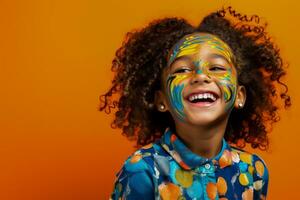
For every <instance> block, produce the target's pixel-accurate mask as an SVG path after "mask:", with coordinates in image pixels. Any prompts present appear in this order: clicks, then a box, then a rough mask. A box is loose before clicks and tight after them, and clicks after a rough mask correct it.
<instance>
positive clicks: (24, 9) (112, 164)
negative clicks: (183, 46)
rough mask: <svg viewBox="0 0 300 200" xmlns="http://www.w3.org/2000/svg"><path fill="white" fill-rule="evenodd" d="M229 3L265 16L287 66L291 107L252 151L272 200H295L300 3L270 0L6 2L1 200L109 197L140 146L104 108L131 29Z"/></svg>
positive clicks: (1, 23)
mask: <svg viewBox="0 0 300 200" xmlns="http://www.w3.org/2000/svg"><path fill="white" fill-rule="evenodd" d="M222 5H232V6H233V8H235V9H236V10H237V11H239V12H241V13H246V14H258V15H259V16H261V17H262V18H263V19H264V20H266V21H268V23H269V27H268V32H269V33H270V34H271V35H272V36H273V38H274V41H275V42H276V43H277V44H278V46H279V47H280V48H281V53H282V55H283V58H284V59H285V60H286V61H288V62H289V65H290V66H289V68H288V76H287V77H286V78H285V79H284V80H285V82H286V83H287V84H288V85H289V92H290V95H291V96H292V100H293V101H292V103H293V105H292V107H291V109H289V110H287V111H286V112H281V113H282V115H281V121H280V122H279V123H277V124H276V125H275V126H274V129H273V132H272V133H271V134H270V138H271V146H270V150H269V151H268V152H261V151H258V150H251V149H248V150H250V151H252V152H255V153H258V154H259V155H261V157H262V158H263V159H264V160H265V162H266V163H267V165H268V168H269V172H270V185H269V195H268V199H272V200H273V199H296V198H297V197H298V196H299V195H298V187H299V179H300V175H299V164H300V161H299V159H298V157H299V147H300V145H299V140H300V131H299V114H300V107H299V105H298V104H297V102H299V93H297V90H298V89H299V88H298V87H299V84H300V78H299V77H300V67H299V66H300V61H299V48H300V40H299V35H300V28H299V26H300V23H299V21H300V12H299V9H300V3H299V2H297V1H296V0H294V1H287V0H286V1H283V0H281V1H272V0H264V1H262V0H251V1H245V0H234V1H217V0H193V1H189V0H185V1H176V0H172V1H171V0H164V1H159V0H151V1H140V0H139V1H138V0H131V1H129V0H127V1H126V0H123V1H121V0H119V1H116V0H110V1H102V0H72V1H71V0H26V1H21V0H20V1H17V0H1V1H0V27H1V30H0V92H1V94H0V95H1V96H0V97H1V98H0V108H1V110H0V199H3V200H14V199H20V200H21V199H22V200H48V199H49V200H50V199H51V200H77V199H83V200H102V199H108V196H109V194H110V193H111V191H112V188H113V182H114V179H115V174H116V173H117V171H118V170H119V169H120V168H121V166H122V164H123V162H124V160H125V159H126V158H127V157H128V156H129V155H130V154H131V153H132V152H133V143H132V142H129V141H128V140H127V139H126V138H125V137H123V136H121V130H113V129H111V128H110V122H111V120H112V117H113V116H112V115H107V114H105V113H104V112H99V111H98V105H99V99H98V98H99V96H100V94H102V93H104V92H105V91H106V90H107V89H108V88H109V86H110V81H111V79H112V77H113V74H112V73H111V71H110V65H111V61H112V59H113V57H114V53H115V51H116V49H117V48H118V47H119V46H120V45H121V43H122V41H123V38H124V35H125V33H126V32H128V31H131V30H133V29H136V28H141V27H143V26H145V25H146V24H147V23H149V22H150V21H151V20H153V19H157V18H163V17H170V16H178V17H184V18H186V19H187V20H189V21H190V22H191V23H192V24H194V25H196V24H198V23H199V22H200V20H201V19H202V17H203V16H204V15H206V14H208V13H209V12H211V11H214V10H215V9H218V8H221V6H222Z"/></svg>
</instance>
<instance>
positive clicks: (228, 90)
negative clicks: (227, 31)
mask: <svg viewBox="0 0 300 200" xmlns="http://www.w3.org/2000/svg"><path fill="white" fill-rule="evenodd" d="M162 81H163V86H164V91H163V94H164V95H163V96H164V97H165V100H166V101H165V104H167V108H168V110H169V111H170V112H171V114H172V116H173V118H175V120H176V119H178V120H180V121H181V122H190V123H197V124H199V123H203V124H208V123H210V122H212V121H214V120H217V119H218V118H219V117H222V116H228V115H229V114H230V112H231V110H232V108H233V107H234V106H235V104H238V103H239V102H236V97H237V94H238V93H239V92H240V88H239V86H238V85H237V71H236V69H235V67H234V64H233V53H232V51H231V49H230V48H229V46H228V45H227V44H226V43H224V42H223V41H222V40H220V39H219V38H217V37H216V36H214V35H211V34H207V33H193V34H190V35H187V36H185V37H184V38H182V39H181V40H180V41H178V42H177V43H176V44H175V45H174V46H173V48H172V49H171V51H170V55H169V57H168V65H167V67H166V68H165V69H164V71H163V75H162ZM238 96H241V95H238ZM164 97H162V98H164ZM162 101H164V100H163V99H162ZM241 101H242V102H243V101H244V99H243V98H242V100H241ZM176 121H177V120H176Z"/></svg>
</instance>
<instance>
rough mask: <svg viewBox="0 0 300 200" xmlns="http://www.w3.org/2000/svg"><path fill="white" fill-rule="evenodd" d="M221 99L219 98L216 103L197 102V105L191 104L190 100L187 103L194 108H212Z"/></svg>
mask: <svg viewBox="0 0 300 200" xmlns="http://www.w3.org/2000/svg"><path fill="white" fill-rule="evenodd" d="M219 99H220V98H217V99H216V100H215V101H214V102H197V103H191V102H190V101H189V100H187V99H185V101H186V102H187V103H188V104H189V105H191V106H194V107H198V108H200V107H204V108H205V107H211V106H214V105H215V104H216V103H217V102H218V101H219Z"/></svg>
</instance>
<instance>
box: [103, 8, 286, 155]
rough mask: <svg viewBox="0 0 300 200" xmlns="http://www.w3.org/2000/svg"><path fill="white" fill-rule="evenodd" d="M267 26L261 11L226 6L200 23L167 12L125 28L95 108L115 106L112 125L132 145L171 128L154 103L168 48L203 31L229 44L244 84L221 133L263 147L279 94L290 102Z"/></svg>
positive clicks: (236, 141) (237, 142)
mask: <svg viewBox="0 0 300 200" xmlns="http://www.w3.org/2000/svg"><path fill="white" fill-rule="evenodd" d="M266 26H267V23H264V24H263V25H262V23H261V19H260V17H259V16H257V15H251V16H248V15H243V14H240V13H237V12H236V11H235V10H234V9H232V7H230V6H229V7H227V8H224V7H223V8H222V9H220V10H217V11H215V12H212V13H210V14H209V15H207V16H206V17H204V18H203V20H202V21H201V23H200V24H199V25H198V26H192V25H191V24H189V23H188V22H187V21H186V20H185V19H183V18H178V17H167V18H163V19H158V20H154V21H152V22H150V23H149V24H148V25H147V26H146V27H143V28H142V29H140V30H134V31H131V32H128V33H127V34H126V36H125V38H124V41H123V44H122V46H121V47H120V48H119V49H118V50H117V51H116V54H115V58H114V59H113V61H112V68H111V70H112V71H113V72H114V73H115V75H114V78H113V80H112V86H111V88H110V89H109V90H108V92H106V93H105V94H103V95H101V96H100V108H99V110H100V111H102V110H104V111H105V112H106V113H107V114H109V113H111V109H112V108H114V109H115V108H118V110H117V111H116V112H115V118H114V120H113V122H112V123H111V127H112V128H120V129H122V130H123V132H122V134H123V135H125V136H126V137H127V138H128V139H130V140H136V146H135V147H136V148H139V147H141V146H143V145H146V144H148V143H151V142H154V141H155V140H156V139H158V138H160V136H161V135H162V134H163V132H164V130H165V128H166V127H171V129H173V130H174V127H175V125H174V120H173V119H172V116H171V114H170V113H169V112H163V113H162V112H159V111H158V110H157V109H155V106H154V94H155V91H156V90H159V89H160V88H161V73H162V70H163V69H164V67H166V65H167V56H168V52H169V51H170V49H171V48H172V46H173V45H174V44H175V43H176V42H177V41H178V40H179V39H181V38H182V37H183V36H185V35H187V34H191V33H194V32H207V33H211V34H213V35H216V36H217V37H219V38H220V39H222V40H223V41H224V42H226V43H227V44H228V45H229V46H230V47H231V49H232V50H233V54H234V55H235V58H236V63H235V67H236V69H237V72H238V83H239V84H240V85H244V86H245V88H246V96H247V100H246V102H245V105H244V108H243V109H239V110H235V109H234V110H232V112H231V114H230V117H229V121H228V124H227V127H226V131H225V135H224V137H225V139H226V140H227V141H228V142H229V143H230V144H235V145H237V146H238V147H240V148H244V147H245V145H246V143H249V144H251V146H252V148H259V149H261V150H266V149H267V148H268V146H269V139H268V134H267V133H269V132H270V131H271V128H272V124H273V123H274V122H277V121H279V119H280V117H279V115H278V108H279V105H278V104H277V103H278V101H277V97H278V96H279V97H280V100H281V101H282V102H283V104H284V108H288V107H290V106H291V98H290V96H289V95H288V93H287V92H288V87H287V85H286V84H284V83H283V82H282V81H281V80H280V79H281V78H282V77H283V76H284V75H285V74H286V70H285V67H287V66H288V65H287V64H284V63H283V60H282V58H281V56H280V51H279V48H278V47H276V45H275V44H274V42H273V41H272V39H271V38H270V37H269V36H268V34H267V33H266V31H265V29H266ZM279 86H281V87H282V88H284V91H282V90H280V88H281V87H279ZM117 94H119V96H118V97H117V99H115V98H114V97H115V95H117ZM233 122H234V123H233Z"/></svg>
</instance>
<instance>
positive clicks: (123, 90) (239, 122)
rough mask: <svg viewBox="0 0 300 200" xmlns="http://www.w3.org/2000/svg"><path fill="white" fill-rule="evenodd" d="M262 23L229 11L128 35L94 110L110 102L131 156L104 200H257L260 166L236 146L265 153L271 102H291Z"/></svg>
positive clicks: (263, 180) (263, 184) (263, 183)
mask: <svg viewBox="0 0 300 200" xmlns="http://www.w3.org/2000/svg"><path fill="white" fill-rule="evenodd" d="M229 17H231V18H232V19H231V20H230V19H228V18H229ZM265 26H266V25H264V26H262V25H260V18H259V17H258V16H256V15H253V16H250V17H249V16H247V15H241V14H238V13H236V11H234V10H233V9H232V8H231V7H228V8H226V9H222V10H219V11H216V12H213V13H211V14H209V15H208V16H206V17H205V18H204V19H203V20H202V22H201V23H200V24H199V25H198V26H196V27H194V26H192V25H190V24H189V23H188V22H187V21H186V20H184V19H180V18H164V19H161V20H155V21H153V22H151V23H150V24H149V25H148V26H146V27H145V28H143V29H141V30H139V31H135V32H131V33H128V34H127V36H126V39H125V41H124V43H123V45H122V47H121V48H120V49H118V51H117V52H116V57H115V59H114V60H113V66H112V70H113V71H114V72H116V75H115V77H114V80H113V82H112V84H113V85H112V87H111V89H110V90H109V91H108V92H107V93H106V94H104V95H102V96H101V99H100V100H101V102H102V103H103V104H104V105H103V106H102V107H100V110H104V109H105V111H106V112H107V113H110V112H111V110H110V109H111V108H114V107H115V105H118V111H117V112H116V114H115V116H116V118H115V120H114V121H113V123H112V125H113V126H112V127H113V128H121V129H122V130H123V134H124V135H126V136H127V137H128V138H129V139H136V140H137V148H139V149H137V150H136V151H135V152H134V153H133V154H132V155H130V156H129V157H128V159H126V161H125V163H124V165H123V167H122V168H121V170H120V171H119V172H118V174H117V178H116V180H115V186H114V190H113V193H112V195H111V199H130V200H131V199H139V200H140V199H163V200H166V199H170V200H173V199H174V200H175V199H203V200H210V199H220V200H221V199H222V200H225V199H228V200H232V199H266V196H267V189H268V180H269V174H268V169H267V167H266V164H265V162H264V161H263V160H262V159H261V158H260V157H259V156H258V155H255V154H251V153H250V152H246V151H244V150H242V148H243V147H244V146H245V144H246V143H249V144H251V146H252V147H253V148H260V149H261V150H266V149H267V147H268V144H269V143H268V135H267V133H268V130H270V129H269V127H270V125H271V124H272V123H274V122H277V121H278V113H277V111H278V106H276V105H275V98H276V97H277V96H278V95H280V99H282V100H283V102H284V106H285V107H286V108H287V107H289V106H290V105H291V102H290V97H289V95H288V94H287V86H286V85H285V84H284V83H282V82H281V81H280V78H281V77H282V76H284V75H285V70H284V65H283V62H282V59H281V57H280V55H279V50H278V49H277V48H276V47H275V45H274V44H273V42H271V39H270V37H268V36H267V33H266V32H265ZM277 85H278V86H283V88H285V89H286V90H285V91H284V92H280V87H277ZM113 94H120V98H119V100H118V101H113V100H112V99H113Z"/></svg>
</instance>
